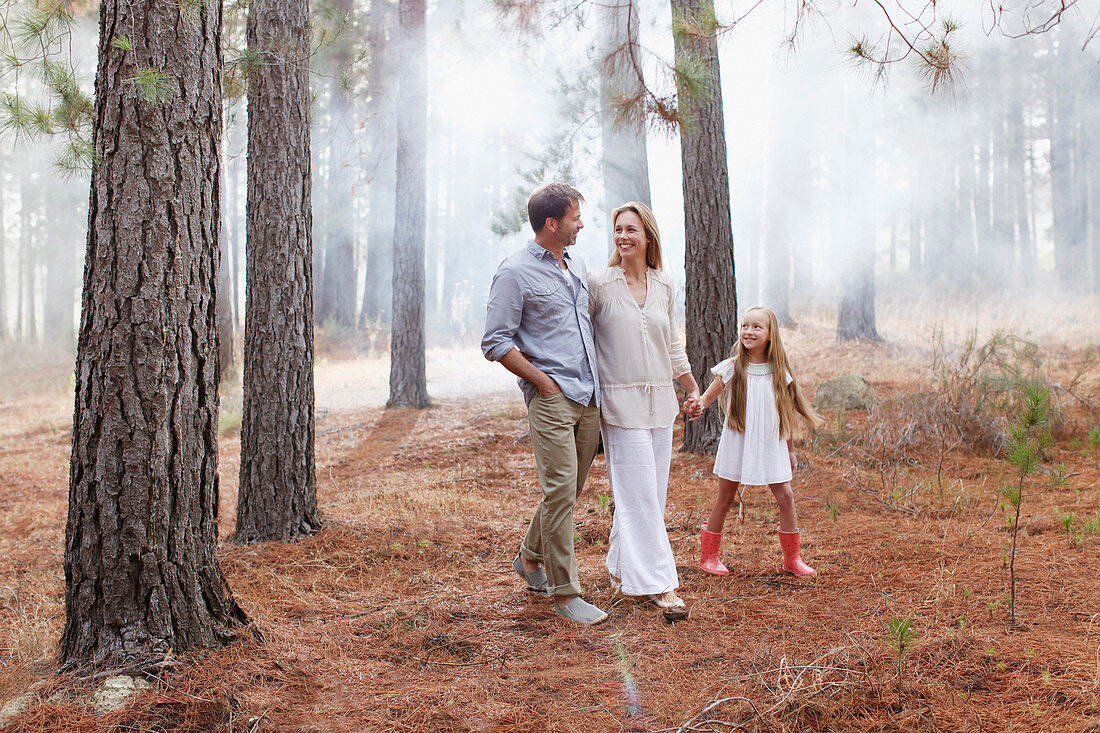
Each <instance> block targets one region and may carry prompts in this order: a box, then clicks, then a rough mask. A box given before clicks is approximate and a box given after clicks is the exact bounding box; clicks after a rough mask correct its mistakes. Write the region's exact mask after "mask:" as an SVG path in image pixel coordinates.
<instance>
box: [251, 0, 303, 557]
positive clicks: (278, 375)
mask: <svg viewBox="0 0 1100 733" xmlns="http://www.w3.org/2000/svg"><path fill="white" fill-rule="evenodd" d="M247 37H248V48H249V49H250V51H251V53H252V54H253V55H254V56H255V58H256V59H257V62H256V63H255V65H254V68H253V69H252V71H251V74H250V76H249V79H248V194H247V196H248V199H247V204H246V208H247V223H246V234H245V249H246V265H245V279H246V286H245V291H246V292H245V299H246V303H245V327H244V412H243V415H242V418H241V474H240V489H239V494H238V504H237V529H236V533H235V535H234V539H235V540H236V541H238V542H256V541H261V540H289V539H294V538H296V537H301V536H303V535H308V534H312V533H313V532H316V531H317V529H318V528H319V522H318V516H317V486H316V477H315V469H314V456H313V437H314V423H313V404H314V395H313V273H312V255H313V252H312V234H311V222H312V210H311V200H310V155H309V104H310V92H309V51H310V43H309V42H310V31H309V1H308V0H253V2H252V3H251V5H250V7H249V12H248V29H247Z"/></svg>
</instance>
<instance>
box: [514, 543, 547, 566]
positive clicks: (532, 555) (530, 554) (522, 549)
mask: <svg viewBox="0 0 1100 733" xmlns="http://www.w3.org/2000/svg"><path fill="white" fill-rule="evenodd" d="M519 554H521V555H523V556H524V557H525V558H527V559H528V560H530V561H531V562H544V558H543V557H542V555H540V554H539V553H537V552H535V551H534V550H532V549H530V548H529V547H527V545H525V544H523V543H522V542H521V543H520V545H519Z"/></svg>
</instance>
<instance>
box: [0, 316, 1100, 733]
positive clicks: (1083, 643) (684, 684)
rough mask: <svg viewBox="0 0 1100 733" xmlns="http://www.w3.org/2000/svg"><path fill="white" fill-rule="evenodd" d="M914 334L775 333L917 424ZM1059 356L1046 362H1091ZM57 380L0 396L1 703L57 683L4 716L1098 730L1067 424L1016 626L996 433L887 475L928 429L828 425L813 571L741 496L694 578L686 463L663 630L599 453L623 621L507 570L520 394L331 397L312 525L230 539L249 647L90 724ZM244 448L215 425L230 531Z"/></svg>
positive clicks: (516, 519) (291, 727) (1098, 684)
mask: <svg viewBox="0 0 1100 733" xmlns="http://www.w3.org/2000/svg"><path fill="white" fill-rule="evenodd" d="M785 335H786V334H785ZM908 338H909V341H906V340H904V339H901V340H899V341H900V343H899V342H897V341H894V342H888V343H887V344H885V345H883V344H858V345H853V346H851V347H845V348H843V349H841V348H839V347H837V346H836V345H835V343H832V342H831V340H830V338H829V332H828V328H827V326H826V325H824V324H822V323H815V322H814V321H813V320H812V319H807V320H805V321H804V322H803V323H802V324H801V325H800V326H799V328H798V329H797V330H792V331H791V332H790V335H789V338H787V341H788V342H789V343H790V350H791V352H792V355H793V358H794V360H795V365H796V369H798V370H799V376H800V378H802V379H803V380H804V381H806V382H807V383H808V384H809V386H810V388H811V389H812V388H813V387H814V386H816V384H817V383H818V382H820V381H821V380H822V379H823V378H825V377H827V376H832V375H833V374H836V373H838V372H843V371H845V370H849V369H850V371H861V372H863V373H865V375H867V376H868V378H869V379H870V380H871V382H872V383H873V384H874V385H875V387H876V389H877V390H879V392H880V395H881V396H882V397H883V398H884V399H883V403H884V404H890V401H891V400H896V401H897V404H898V406H899V410H901V409H902V408H904V406H905V405H910V406H911V407H912V409H911V410H909V412H911V413H912V416H913V418H914V420H915V419H916V416H919V415H921V414H923V413H920V412H919V411H918V410H917V409H916V408H915V407H913V406H912V400H913V399H914V398H913V397H912V395H913V394H919V393H920V392H921V388H922V384H923V385H924V386H923V388H924V389H928V388H930V385H929V384H928V382H927V381H925V380H926V379H927V373H928V364H929V363H930V361H929V355H930V354H931V346H930V344H929V345H927V348H926V346H925V345H922V343H920V342H921V338H920V337H919V336H916V335H910V336H909V337H908ZM1064 348H1065V351H1064V355H1065V359H1066V361H1065V364H1067V365H1069V366H1067V367H1066V368H1065V369H1064V370H1062V371H1061V372H1059V369H1058V368H1055V369H1054V374H1053V376H1054V377H1055V378H1058V379H1064V378H1068V375H1069V374H1070V372H1071V371H1072V364H1073V363H1076V362H1074V361H1073V360H1074V359H1078V358H1080V357H1081V356H1082V353H1083V350H1082V349H1081V348H1077V349H1074V348H1072V347H1064ZM42 395H43V391H42V390H37V391H35V390H32V391H30V392H25V393H23V394H21V395H15V396H11V397H10V398H7V399H8V400H9V401H7V402H5V403H4V405H3V406H4V410H3V411H0V445H2V447H3V450H2V451H0V476H2V477H3V482H4V491H3V493H0V702H2V701H4V700H7V699H10V698H12V697H14V696H16V695H17V694H19V693H20V692H22V691H24V690H27V689H28V688H29V687H31V686H32V685H33V684H35V683H36V682H41V686H40V687H38V688H36V689H35V695H36V702H35V703H34V704H33V705H32V706H31V707H30V708H29V709H28V710H27V711H26V712H25V713H24V714H23V715H21V716H20V717H19V718H17V719H16V720H15V721H14V722H13V723H12V724H11V725H10V726H8V728H6V729H5V732H6V731H72V732H74V733H79V732H81V731H99V730H119V731H122V730H142V731H155V730H172V731H241V732H242V733H243V732H244V731H286V732H290V731H295V732H297V731H356V732H359V731H417V732H421V731H501V732H503V731H516V732H520V731H524V732H527V731H577V732H581V731H584V732H588V731H616V730H648V731H674V730H681V731H732V730H744V731H761V732H762V731H792V732H793V731H803V730H845V731H867V732H870V731H923V730H944V731H948V730H949V731H981V730H985V731H1001V730H1036V731H1039V730H1042V731H1085V730H1100V616H1097V614H1098V612H1100V608H1098V607H1097V600H1096V599H1097V598H1100V577H1098V575H1097V573H1096V568H1097V567H1098V566H1100V537H1097V536H1091V535H1088V536H1084V537H1083V538H1082V540H1081V541H1080V542H1079V543H1074V542H1071V541H1070V538H1068V537H1067V535H1066V533H1065V532H1064V530H1063V528H1062V526H1061V524H1060V519H1059V518H1060V516H1061V515H1062V513H1063V512H1069V511H1072V512H1074V513H1075V515H1076V516H1077V517H1078V518H1081V519H1080V520H1079V523H1080V522H1081V521H1083V518H1085V517H1091V516H1095V515H1096V514H1098V513H1100V492H1098V489H1097V487H1098V486H1100V455H1098V453H1097V452H1096V451H1095V450H1093V449H1089V448H1088V447H1087V446H1085V445H1083V444H1079V443H1078V444H1075V443H1073V439H1072V438H1071V437H1069V436H1065V437H1063V438H1062V439H1061V440H1060V441H1059V442H1058V443H1057V444H1056V445H1055V447H1054V449H1053V450H1052V451H1051V455H1050V459H1051V461H1054V462H1065V463H1066V464H1067V465H1068V466H1069V468H1070V469H1071V470H1072V471H1074V472H1075V473H1076V476H1075V477H1074V478H1073V479H1072V481H1071V483H1070V485H1069V486H1068V487H1066V488H1064V489H1060V490H1056V491H1053V492H1050V493H1045V494H1041V495H1039V496H1036V497H1034V498H1029V500H1028V503H1027V504H1026V506H1025V518H1024V521H1023V523H1022V530H1023V531H1022V532H1021V535H1022V536H1021V543H1022V545H1021V550H1020V555H1019V558H1018V560H1017V572H1018V574H1019V576H1020V578H1022V581H1021V584H1020V587H1019V589H1018V593H1019V596H1018V604H1019V609H1020V610H1021V611H1022V612H1023V614H1024V615H1023V624H1022V625H1021V626H1018V627H1010V626H1009V624H1008V623H1007V620H1006V615H1007V614H1006V605H1007V603H1006V601H1005V594H1006V591H1007V583H1008V577H1007V568H1006V566H1005V563H1004V548H1005V547H1006V545H1007V543H1008V533H1007V531H1006V524H1005V519H1004V514H1003V512H1002V511H1001V510H1000V509H999V508H998V505H997V494H996V488H997V486H998V484H999V481H1000V479H1001V474H1002V472H1003V469H1002V467H1001V465H1000V464H999V463H998V462H997V461H996V460H995V459H994V458H992V457H991V456H990V455H989V454H988V452H986V451H985V450H981V449H977V448H975V447H973V446H970V445H967V444H960V445H959V446H958V447H957V448H955V449H953V450H951V451H947V452H945V453H944V455H943V456H942V461H940V458H941V456H940V455H939V451H938V449H937V448H936V447H935V445H934V441H933V442H929V441H927V440H923V439H922V440H917V439H916V437H914V438H913V440H911V441H910V442H909V443H907V444H906V447H905V451H904V454H905V456H906V457H907V458H912V459H913V461H912V462H910V461H908V460H903V461H895V462H894V465H897V470H896V471H895V472H894V473H893V474H892V475H890V476H887V477H886V480H883V474H882V471H881V470H879V469H878V468H876V467H875V466H874V465H873V464H871V463H869V462H868V461H867V460H864V459H863V458H861V456H860V455H859V454H858V453H857V452H854V451H856V450H857V449H859V450H863V451H864V452H867V449H866V446H865V445H864V444H863V443H861V441H862V440H865V437H866V435H867V434H868V431H869V430H871V429H874V430H880V429H883V430H884V429H894V430H896V431H897V432H896V435H897V436H901V437H904V436H905V435H911V436H915V435H916V434H915V433H914V432H913V428H912V426H910V428H908V429H907V428H905V425H904V421H898V422H897V424H893V423H891V421H890V420H888V419H887V418H886V414H887V413H881V414H879V415H877V416H876V415H870V416H867V415H857V414H850V415H844V416H842V418H843V421H844V424H838V422H837V419H836V416H830V424H829V425H828V427H827V428H826V430H825V431H824V432H823V433H822V434H820V435H819V436H817V438H816V439H815V440H814V441H813V442H807V444H806V445H804V446H801V447H800V449H799V450H800V452H801V453H803V454H804V457H805V459H806V464H807V467H806V468H805V469H804V470H803V471H802V472H801V473H800V475H799V476H798V477H797V478H796V481H795V489H796V492H797V494H798V495H799V510H800V515H801V520H800V521H801V524H802V526H803V529H804V547H805V549H804V554H805V556H806V558H807V560H808V561H810V562H811V563H812V564H814V565H815V566H816V567H817V568H818V569H819V570H820V571H821V577H820V579H819V580H817V581H816V582H804V581H795V580H793V579H790V578H789V577H785V576H783V575H781V574H780V573H779V572H778V569H779V560H780V555H779V549H778V543H777V541H776V538H775V532H774V524H775V519H774V515H775V511H774V502H773V501H772V500H771V498H770V495H769V494H768V492H766V491H764V490H759V489H754V488H749V489H748V490H747V491H746V500H747V501H746V505H745V512H744V520H743V522H740V523H738V522H737V521H736V519H732V518H731V521H730V522H729V523H728V524H727V527H728V529H727V532H726V536H725V547H724V549H723V558H724V560H725V562H726V564H727V565H729V566H730V567H731V568H732V569H733V574H732V575H730V576H729V577H726V578H718V577H712V576H707V575H704V574H702V573H700V572H699V571H697V570H696V569H695V568H694V566H693V564H694V562H695V559H696V557H697V534H696V533H697V528H698V525H699V522H700V520H701V518H702V517H703V516H705V512H706V511H707V509H708V508H709V505H710V502H711V501H712V497H713V491H714V484H713V481H712V477H711V474H710V461H709V460H707V459H705V458H697V457H693V456H686V455H680V454H677V455H675V456H674V460H673V474H672V482H671V487H672V488H671V492H670V498H669V508H668V515H667V524H668V527H669V534H670V538H671V541H672V544H673V549H674V551H675V553H676V557H677V560H678V561H679V563H680V574H681V594H682V595H683V596H684V597H685V598H686V599H687V600H688V601H689V604H690V605H691V607H692V617H691V619H689V620H688V621H686V622H680V623H677V624H675V625H670V624H667V623H665V622H664V621H663V619H662V618H661V617H660V616H659V614H658V612H657V610H656V609H655V608H653V607H652V606H649V605H646V604H644V603H640V602H636V601H635V599H629V598H623V597H621V596H619V595H617V594H616V593H614V592H613V591H612V590H611V588H610V586H609V582H608V579H607V575H606V572H605V571H604V570H603V567H602V561H603V557H604V555H605V553H606V549H607V548H606V541H607V535H608V531H609V530H610V523H611V514H610V513H609V512H607V511H602V510H601V506H600V504H599V502H598V500H597V496H598V495H600V494H606V493H609V489H608V485H607V480H606V475H605V473H604V471H603V467H602V459H597V464H596V466H595V467H594V470H593V473H592V475H591V477H590V481H589V485H588V487H587V488H586V491H585V494H584V495H583V496H582V498H581V501H580V503H579V506H578V510H577V513H576V519H577V532H578V542H579V543H578V546H577V550H578V558H579V563H580V569H581V579H582V582H583V583H584V585H585V588H586V596H587V597H588V598H589V599H591V600H593V601H594V602H596V603H598V604H600V605H601V606H603V607H605V608H610V609H611V620H610V621H609V622H608V623H606V624H604V625H602V626H600V627H597V628H595V629H579V628H574V627H571V626H567V625H565V624H564V623H562V622H561V621H560V620H559V619H557V618H556V617H555V616H554V615H553V614H552V613H551V612H550V609H549V607H548V605H547V604H546V603H542V602H537V601H533V600H531V599H529V598H528V597H527V595H526V593H524V592H523V590H522V588H521V587H520V585H519V583H518V579H517V578H515V577H514V574H513V573H512V572H511V570H510V568H509V562H510V560H511V558H512V555H513V553H514V549H515V547H516V544H517V543H518V541H519V539H520V537H521V535H522V533H523V531H524V528H525V523H526V521H527V519H528V517H529V514H530V512H531V510H532V509H533V507H534V505H535V502H536V500H537V492H538V487H537V478H536V476H535V471H534V461H533V458H532V456H531V451H530V447H529V445H528V442H527V437H526V421H525V415H524V411H523V407H522V402H521V401H520V400H519V397H518V394H515V393H507V394H499V395H495V396H491V397H477V398H470V399H459V398H451V399H444V400H440V401H439V403H438V405H437V406H436V407H435V408H433V409H430V410H426V411H401V410H395V411H384V410H381V409H375V408H360V409H355V410H350V411H332V412H327V413H322V415H321V417H320V419H319V422H318V430H317V436H318V437H317V452H318V496H319V501H320V504H321V508H322V511H323V514H324V516H325V526H324V529H323V530H322V531H321V532H320V533H319V534H318V535H316V536H314V537H311V538H308V539H305V540H302V541H300V542H296V543H288V544H267V545H257V546H248V547H242V546H238V545H229V544H225V545H223V546H222V548H221V550H220V561H221V563H222V565H223V568H224V570H225V573H226V575H227V577H228V579H229V582H230V585H231V587H232V588H233V591H234V593H235V595H236V597H237V599H238V601H239V602H240V603H241V605H242V606H243V607H244V608H245V609H246V610H247V612H248V613H249V614H250V615H251V617H252V618H253V620H254V621H255V624H256V626H257V628H258V629H260V630H261V631H262V641H259V640H256V639H251V638H245V639H242V640H240V641H239V642H238V643H236V644H234V645H232V646H230V647H227V648H225V649H220V650H215V651H209V652H203V653H199V654H195V655H191V656H189V657H187V658H186V659H185V660H182V661H183V662H185V663H184V664H181V665H179V666H178V667H177V668H175V669H174V670H173V671H170V672H168V673H167V674H166V675H165V676H164V677H163V678H162V679H160V680H157V681H156V684H155V686H154V688H153V689H152V690H150V691H147V692H144V693H142V694H140V695H138V696H137V697H136V698H134V699H133V700H132V702H131V703H130V705H129V706H128V707H127V708H126V709H124V710H122V711H119V712H117V713H110V714H104V715H99V716H96V715H94V714H92V713H91V712H90V711H89V710H88V709H87V706H86V705H85V704H84V703H83V701H84V700H85V699H86V695H87V693H88V692H89V689H90V688H89V686H88V685H87V684H85V683H82V682H79V681H76V680H71V679H65V678H56V677H54V676H53V675H52V665H51V662H50V659H49V657H48V655H49V654H50V653H51V651H52V649H53V648H54V646H55V644H56V640H57V637H58V635H59V632H60V628H61V625H62V621H63V618H62V613H63V611H62V592H63V578H62V577H61V572H60V563H61V557H60V548H61V547H62V535H63V525H64V516H65V485H66V480H67V444H68V433H67V427H66V426H65V425H64V421H63V419H58V418H57V416H58V415H61V416H62V418H63V416H64V412H61V411H60V410H61V405H63V403H64V402H63V400H58V402H57V406H55V407H51V408H49V409H47V410H44V411H41V412H40V419H41V420H43V421H44V422H45V427H43V426H40V425H37V424H36V423H33V422H31V423H25V422H20V421H17V420H14V419H10V418H8V417H6V416H10V415H11V414H13V413H19V414H26V413H27V412H28V411H32V409H33V408H31V407H28V405H47V406H48V405H49V404H52V403H50V402H49V400H50V399H53V398H49V397H43V396H42ZM43 400H45V402H43ZM1075 409H1084V408H1075ZM50 410H52V412H50ZM903 412H904V410H903ZM55 420H57V424H55ZM1081 420H1082V421H1087V418H1084V417H1082V418H1081ZM876 421H877V422H876ZM907 430H908V432H907ZM678 433H679V428H678V429H677V434H678ZM891 435H894V434H891ZM889 440H890V441H892V440H894V438H893V437H891V438H890V439H889ZM887 442H889V441H887ZM861 446H862V447H861ZM237 450H238V448H237V441H236V439H235V437H234V436H232V435H226V436H224V437H223V441H222V455H221V460H220V470H221V474H222V481H223V496H222V502H223V504H222V507H221V517H222V522H223V524H222V531H223V533H227V532H228V531H229V530H230V529H231V528H232V524H233V520H234V511H233V509H234V504H235V501H236V494H235V484H236V471H237V465H238V459H237ZM937 464H939V472H940V475H941V477H942V490H937V486H936V480H935V479H936V465H937ZM899 497H900V498H899ZM910 614H912V615H913V617H914V619H915V625H916V627H917V629H918V631H919V633H920V635H919V637H918V638H917V640H916V642H915V645H914V647H913V649H912V651H911V652H910V653H909V654H908V655H907V656H906V658H905V659H904V685H903V687H902V690H901V693H900V695H899V692H898V689H897V679H896V675H897V659H896V654H895V652H894V651H893V649H892V648H891V647H890V645H889V643H888V642H887V640H886V636H885V634H884V631H883V629H884V625H885V624H886V623H887V622H888V621H889V620H890V619H891V618H895V617H903V616H906V615H910Z"/></svg>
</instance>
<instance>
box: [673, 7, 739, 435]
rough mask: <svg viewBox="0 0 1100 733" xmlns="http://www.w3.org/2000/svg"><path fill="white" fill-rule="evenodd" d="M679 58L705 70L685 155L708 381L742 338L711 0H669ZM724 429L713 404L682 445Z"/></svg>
mask: <svg viewBox="0 0 1100 733" xmlns="http://www.w3.org/2000/svg"><path fill="white" fill-rule="evenodd" d="M671 3H672V17H673V28H674V29H675V31H674V36H675V37H674V41H675V60H676V65H677V66H681V65H689V64H690V65H698V68H701V69H704V70H705V73H706V77H705V80H704V81H703V83H702V88H701V90H700V93H699V94H697V95H691V96H690V97H689V96H687V95H686V94H684V93H683V90H681V93H680V99H679V110H680V116H681V118H682V124H681V127H680V159H681V168H682V172H683V189H684V238H685V243H686V245H685V246H686V252H685V260H686V262H685V264H686V273H685V274H686V278H687V285H686V291H687V294H686V299H687V303H686V306H687V307H686V318H687V339H686V341H687V343H686V345H685V346H686V350H687V355H688V359H689V360H690V361H691V365H692V369H693V371H694V373H695V379H696V381H698V382H699V384H700V386H703V387H704V388H705V386H706V385H708V384H710V368H711V367H712V366H714V365H715V364H717V363H718V362H719V361H721V360H722V359H724V358H725V357H726V355H727V353H728V352H729V350H730V348H731V347H732V346H733V345H734V344H735V343H736V341H737V288H736V281H735V279H734V270H733V222H732V220H731V218H730V184H729V172H728V170H727V168H726V129H725V120H724V118H723V116H722V85H721V79H720V70H719V67H718V41H717V38H716V36H715V29H714V28H711V27H709V26H711V25H713V23H712V22H708V19H711V20H712V19H713V18H714V3H713V0H671ZM721 433H722V417H721V415H720V414H719V411H718V410H708V411H707V413H706V415H705V416H704V417H703V418H702V419H701V420H697V421H695V422H689V423H687V427H686V428H685V430H684V450H687V451H692V452H695V453H702V452H713V451H714V450H716V449H717V448H718V438H719V437H720V435H721Z"/></svg>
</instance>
